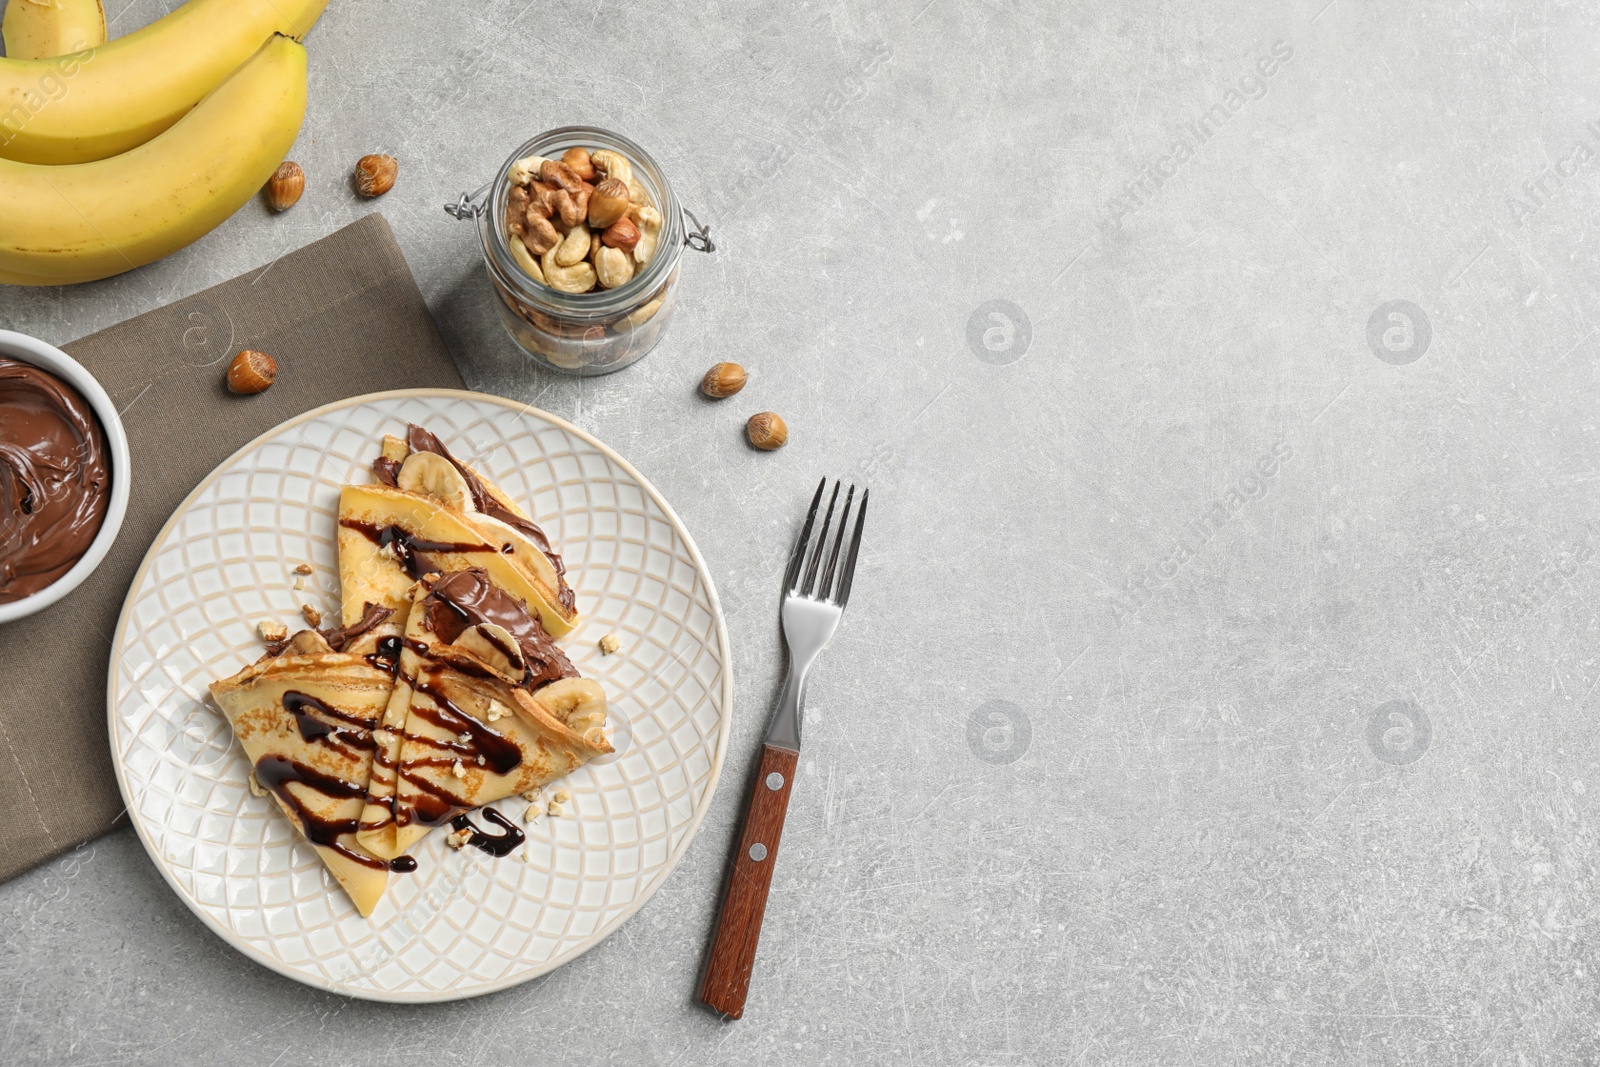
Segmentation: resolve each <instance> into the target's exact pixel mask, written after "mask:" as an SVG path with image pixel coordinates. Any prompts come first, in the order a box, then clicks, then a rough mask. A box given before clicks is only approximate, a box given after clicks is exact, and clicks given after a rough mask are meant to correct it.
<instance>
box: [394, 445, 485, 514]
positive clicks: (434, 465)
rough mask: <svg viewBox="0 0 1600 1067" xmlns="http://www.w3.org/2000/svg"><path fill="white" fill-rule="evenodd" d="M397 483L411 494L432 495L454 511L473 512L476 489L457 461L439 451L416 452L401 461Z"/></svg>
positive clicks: (475, 507)
mask: <svg viewBox="0 0 1600 1067" xmlns="http://www.w3.org/2000/svg"><path fill="white" fill-rule="evenodd" d="M395 482H396V483H397V484H398V485H399V487H400V488H401V489H404V490H405V491H406V492H408V493H419V494H421V495H422V496H427V497H432V498H433V499H435V500H437V501H438V502H439V503H441V504H443V505H444V506H445V507H447V508H449V509H450V510H451V511H459V512H473V511H477V510H478V508H477V505H476V504H474V503H473V502H472V490H471V489H470V488H468V487H467V480H466V479H465V478H463V477H462V476H461V472H460V471H458V470H456V466H455V464H454V463H451V462H450V461H449V460H447V459H445V458H444V457H443V456H441V455H439V454H438V453H437V452H413V453H411V455H409V456H407V457H406V461H405V462H404V463H402V464H400V474H399V475H398V476H397V477H396V478H395Z"/></svg>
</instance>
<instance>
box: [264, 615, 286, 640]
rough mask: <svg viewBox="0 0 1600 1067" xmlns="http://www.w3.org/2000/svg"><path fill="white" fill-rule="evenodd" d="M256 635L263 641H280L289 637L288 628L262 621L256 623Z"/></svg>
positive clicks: (281, 624) (268, 620) (276, 623)
mask: <svg viewBox="0 0 1600 1067" xmlns="http://www.w3.org/2000/svg"><path fill="white" fill-rule="evenodd" d="M256 633H258V634H260V635H261V640H263V641H282V640H283V639H284V638H285V637H288V636H289V628H288V627H287V626H285V625H284V624H283V623H281V622H274V621H273V620H271V619H262V620H261V621H260V622H258V623H256Z"/></svg>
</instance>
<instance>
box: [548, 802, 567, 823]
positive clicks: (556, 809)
mask: <svg viewBox="0 0 1600 1067" xmlns="http://www.w3.org/2000/svg"><path fill="white" fill-rule="evenodd" d="M566 810H567V809H565V808H563V807H562V806H561V802H560V801H557V800H552V801H551V802H550V817H551V818H552V819H559V818H561V816H563V815H565V814H566Z"/></svg>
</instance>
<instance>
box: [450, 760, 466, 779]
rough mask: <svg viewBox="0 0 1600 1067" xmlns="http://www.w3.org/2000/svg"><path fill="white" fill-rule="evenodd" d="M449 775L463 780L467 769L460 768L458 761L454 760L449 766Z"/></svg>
mask: <svg viewBox="0 0 1600 1067" xmlns="http://www.w3.org/2000/svg"><path fill="white" fill-rule="evenodd" d="M450 773H451V774H452V775H453V776H455V777H457V778H465V777H466V776H467V769H466V768H465V767H463V766H461V761H460V760H456V761H455V762H454V763H452V764H451V765H450Z"/></svg>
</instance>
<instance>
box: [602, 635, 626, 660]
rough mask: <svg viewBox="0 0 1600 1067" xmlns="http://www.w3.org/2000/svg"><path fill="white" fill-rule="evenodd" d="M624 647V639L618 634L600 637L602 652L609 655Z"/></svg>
mask: <svg viewBox="0 0 1600 1067" xmlns="http://www.w3.org/2000/svg"><path fill="white" fill-rule="evenodd" d="M621 647H622V639H621V638H619V637H618V636H617V635H616V634H606V635H605V636H604V637H602V638H601V639H600V652H601V654H602V655H606V656H609V655H611V653H613V652H615V651H617V650H618V649H620V648H621Z"/></svg>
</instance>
